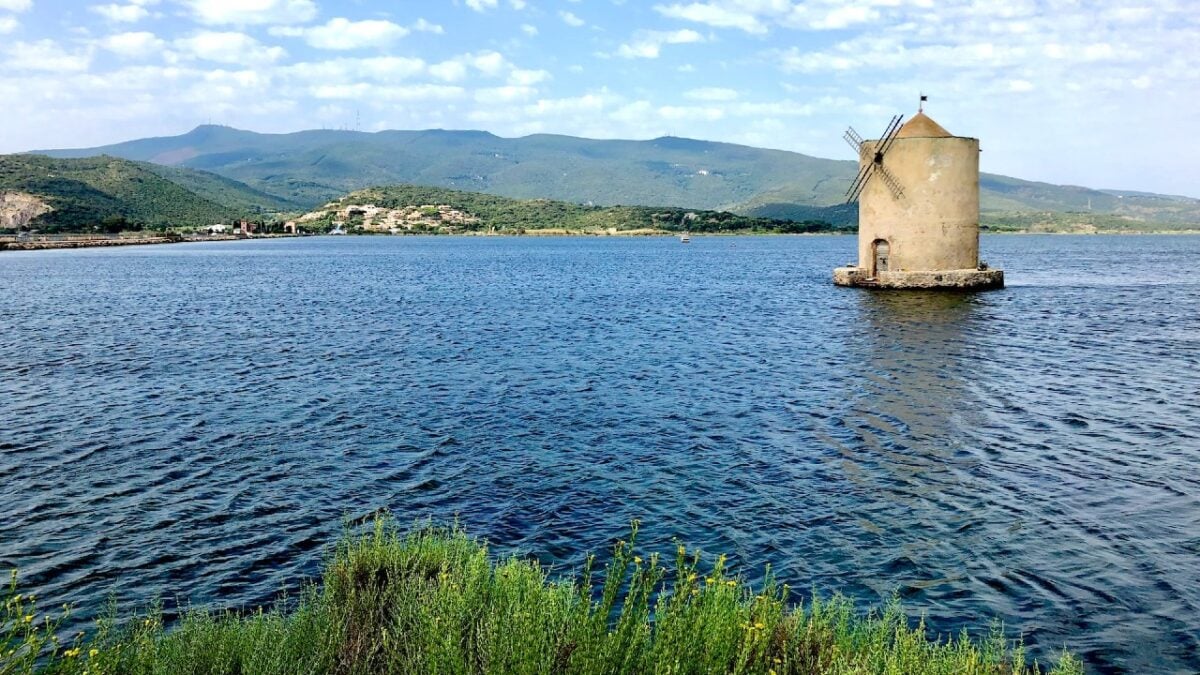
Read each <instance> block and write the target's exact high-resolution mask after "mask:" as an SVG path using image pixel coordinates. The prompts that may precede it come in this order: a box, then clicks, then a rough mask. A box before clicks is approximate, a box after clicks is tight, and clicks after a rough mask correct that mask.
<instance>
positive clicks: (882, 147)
mask: <svg viewBox="0 0 1200 675" xmlns="http://www.w3.org/2000/svg"><path fill="white" fill-rule="evenodd" d="M903 121H904V115H896V116H895V117H893V118H892V123H891V124H889V125H888V127H887V129H885V130H884V131H883V136H882V137H880V141H879V144H878V145H876V146H875V161H876V162H882V161H883V153H885V152H887V151H888V148H890V147H892V143H893V142H894V141H895V140H896V136H897V135H899V134H900V126H901V125H900V123H901V122H903Z"/></svg>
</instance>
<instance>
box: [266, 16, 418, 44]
mask: <svg viewBox="0 0 1200 675" xmlns="http://www.w3.org/2000/svg"><path fill="white" fill-rule="evenodd" d="M269 32H270V33H271V35H281V36H288V37H302V38H304V41H305V42H307V43H308V44H309V46H311V47H316V48H317V49H330V50H349V49H367V48H377V47H387V46H388V45H391V44H392V43H394V42H395V41H397V40H399V39H400V38H402V37H404V36H405V35H408V29H407V28H405V27H404V26H401V25H399V24H395V23H392V22H391V21H384V20H382V19H367V20H365V21H351V20H349V19H345V18H341V17H339V18H336V19H330V20H329V21H328V22H327V23H325V24H324V25H320V26H308V27H305V28H299V27H293V26H277V27H272V28H271V29H270V30H269Z"/></svg>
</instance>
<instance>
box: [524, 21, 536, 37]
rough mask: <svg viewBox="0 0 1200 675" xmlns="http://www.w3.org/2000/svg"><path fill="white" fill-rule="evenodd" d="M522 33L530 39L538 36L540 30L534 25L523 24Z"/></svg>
mask: <svg viewBox="0 0 1200 675" xmlns="http://www.w3.org/2000/svg"><path fill="white" fill-rule="evenodd" d="M521 32H522V33H524V34H526V35H528V36H529V37H533V36H535V35H537V34H538V29H537V26H534V25H533V24H528V23H523V24H521Z"/></svg>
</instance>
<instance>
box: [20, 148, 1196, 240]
mask: <svg viewBox="0 0 1200 675" xmlns="http://www.w3.org/2000/svg"><path fill="white" fill-rule="evenodd" d="M40 152H42V153H44V154H48V155H49V156H53V157H87V156H94V155H96V154H100V153H103V154H110V155H114V156H118V157H123V158H126V159H132V160H138V161H148V162H153V163H158V164H166V165H171V166H178V167H183V168H188V169H196V170H202V171H207V172H211V173H214V174H217V175H220V176H224V177H226V178H229V179H232V180H235V181H238V182H240V183H243V184H245V185H247V186H249V187H250V188H252V189H254V190H257V191H259V192H262V193H265V194H268V195H272V196H274V197H277V198H280V199H282V200H284V201H286V202H289V203H293V204H296V205H299V206H301V207H311V206H316V205H318V204H320V203H324V202H325V201H328V200H330V199H334V198H337V197H339V196H341V195H344V194H346V193H348V192H352V191H354V190H359V189H364V188H367V187H371V186H375V185H388V184H412V185H428V186H432V187H444V188H449V189H455V190H467V191H475V192H483V193H487V194H495V195H499V196H504V197H512V198H517V199H533V198H544V199H554V200H559V201H569V202H577V203H594V204H598V205H644V206H673V207H680V208H696V209H707V210H725V211H732V212H735V213H740V214H744V215H752V216H757V217H766V218H794V219H799V220H804V219H807V218H811V217H812V214H813V212H814V211H813V210H814V209H822V208H825V207H839V205H841V204H842V203H843V199H844V196H843V195H844V192H845V188H846V186H847V185H848V184H849V182H850V180H851V179H852V177H853V176H854V174H855V172H856V170H857V163H856V162H855V161H852V160H833V159H824V158H819V157H812V156H809V155H804V154H801V153H795V152H790V151H786V150H771V149H763V148H755V147H752V146H746V145H738V144H734V143H724V142H719V141H705V140H700V139H691V138H682V137H676V136H663V137H659V138H654V139H648V140H624V139H613V140H609V139H589V138H580V137H575V136H567V135H562V134H531V135H528V136H521V137H516V138H506V137H502V136H497V135H495V134H493V133H491V132H488V131H483V130H453V129H424V130H398V129H389V130H382V131H377V132H362V131H350V130H318V129H310V130H303V131H296V132H288V133H274V134H263V133H259V132H254V131H247V130H243V129H236V128H234V127H227V126H220V125H201V126H198V127H196V128H195V129H192V130H191V131H189V132H187V133H185V134H180V135H176V136H159V137H153V138H145V139H135V140H132V141H126V142H123V143H117V144H113V145H108V146H100V147H97V148H83V149H67V150H47V151H40ZM980 193H981V212H982V220H983V222H984V223H985V224H987V223H989V222H994V223H1002V222H1006V221H1007V220H1011V219H1012V217H1014V216H1016V215H1020V216H1022V217H1025V216H1028V215H1029V214H1037V213H1046V214H1051V216H1050V219H1051V220H1056V219H1058V220H1061V219H1066V220H1071V221H1079V222H1084V221H1087V220H1088V219H1089V218H1090V217H1092V216H1095V217H1097V218H1099V217H1101V216H1103V217H1105V218H1109V219H1110V220H1112V219H1116V220H1115V221H1114V222H1117V223H1118V224H1121V223H1128V224H1129V227H1130V228H1136V227H1137V226H1138V225H1139V224H1153V223H1163V224H1175V225H1182V224H1186V225H1197V226H1200V199H1194V198H1190V197H1184V196H1177V195H1160V194H1154V193H1146V192H1142V191H1133V190H1119V189H1105V190H1098V189H1093V188H1087V187H1083V186H1069V185H1055V184H1052V183H1045V182H1038V181H1025V180H1022V179H1018V178H1012V177H1009V176H1002V175H998V174H989V173H985V174H982V175H981V180H980ZM841 210H844V209H841ZM1068 216H1069V217H1068Z"/></svg>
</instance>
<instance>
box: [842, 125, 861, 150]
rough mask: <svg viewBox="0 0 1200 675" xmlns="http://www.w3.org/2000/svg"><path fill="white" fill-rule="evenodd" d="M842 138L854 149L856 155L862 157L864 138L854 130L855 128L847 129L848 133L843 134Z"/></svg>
mask: <svg viewBox="0 0 1200 675" xmlns="http://www.w3.org/2000/svg"><path fill="white" fill-rule="evenodd" d="M842 138H843V139H844V140H845V141H846V143H847V144H848V145H849V146H850V147H851V148H854V154H856V155H859V157H861V156H862V151H863V137H862V136H860V135H859V134H858V132H857V131H855V130H854V127H849V128H847V129H846V133H845V134H842Z"/></svg>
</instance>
